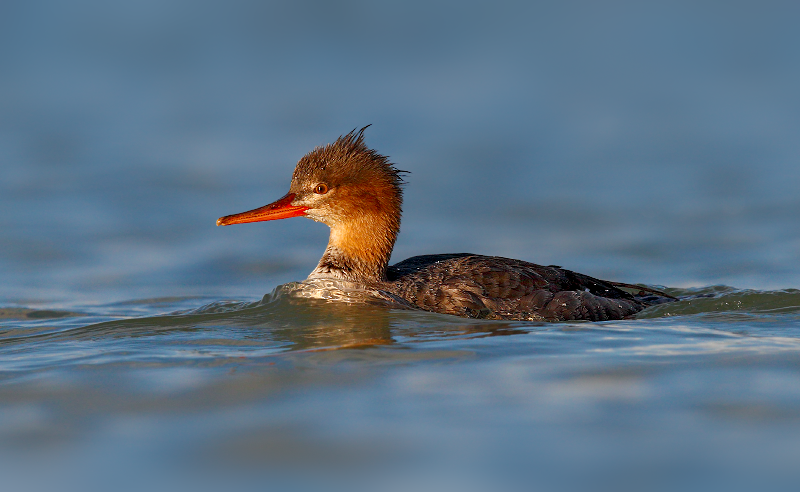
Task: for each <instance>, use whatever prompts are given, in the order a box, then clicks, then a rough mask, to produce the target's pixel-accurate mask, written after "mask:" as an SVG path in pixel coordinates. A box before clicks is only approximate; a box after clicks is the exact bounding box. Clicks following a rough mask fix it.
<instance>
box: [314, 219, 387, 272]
mask: <svg viewBox="0 0 800 492" xmlns="http://www.w3.org/2000/svg"><path fill="white" fill-rule="evenodd" d="M387 212H388V213H387ZM399 230H400V209H399V207H397V208H396V210H390V211H387V210H383V213H364V214H362V215H360V216H358V217H356V218H352V219H350V220H343V221H340V222H337V223H335V224H332V225H331V235H330V239H329V240H328V247H327V248H326V249H325V253H324V254H323V255H322V258H321V259H320V260H319V264H318V265H317V268H315V269H314V271H313V272H311V275H309V278H320V277H327V278H331V277H332V278H339V279H343V280H350V281H354V282H384V281H386V267H387V266H388V265H389V258H390V257H391V256H392V248H394V243H395V240H396V239H397V232H398V231H399Z"/></svg>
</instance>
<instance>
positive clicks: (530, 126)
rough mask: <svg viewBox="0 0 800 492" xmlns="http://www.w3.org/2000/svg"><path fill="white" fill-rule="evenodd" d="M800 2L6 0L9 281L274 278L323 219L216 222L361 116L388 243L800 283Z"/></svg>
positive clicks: (316, 246) (0, 22) (2, 64)
mask: <svg viewBox="0 0 800 492" xmlns="http://www.w3.org/2000/svg"><path fill="white" fill-rule="evenodd" d="M799 9H800V7H798V5H797V4H796V3H795V2H779V1H768V2H738V1H736V2H729V1H725V2H722V1H685V2H684V1H670V2H627V1H609V2H588V1H565V2H516V1H493V2H473V1H466V2H448V1H439V0H434V1H430V0H426V1H424V2H416V1H403V2H396V1H355V0H351V1H342V2H322V1H311V0H301V1H294V0H293V1H269V2H266V1H265V2H262V1H245V0H233V1H226V2H214V1H191V2H190V1H181V0H160V1H157V2H156V1H137V2H106V1H87V0H77V1H73V2H55V1H34V2H21V1H5V2H2V5H0V209H2V211H3V213H2V214H1V215H0V275H2V279H3V282H2V285H0V296H2V298H3V299H5V300H7V301H14V300H24V301H25V302H28V303H30V302H32V301H46V302H50V303H54V302H56V303H69V302H72V301H75V300H77V299H81V300H82V302H87V301H92V300H98V301H101V300H109V299H113V300H120V299H130V298H136V297H153V296H162V295H212V296H237V295H238V296H242V295H260V294H263V293H265V292H268V291H269V290H271V288H272V287H274V286H275V285H278V284H280V283H283V282H286V281H290V280H297V279H300V278H304V277H305V275H306V274H307V273H308V272H309V271H310V270H311V269H312V268H313V266H314V265H315V262H316V261H317V259H318V257H319V255H320V254H321V252H322V250H323V249H324V246H325V243H326V239H327V229H326V228H325V227H324V226H323V225H320V224H314V223H312V222H311V221H307V220H300V219H295V220H291V221H284V222H283V223H270V224H260V225H249V226H237V227H230V228H224V229H223V228H216V227H215V226H214V222H215V219H216V218H217V217H219V216H221V215H225V214H229V213H234V212H239V211H243V210H249V209H251V208H255V207H257V206H260V205H263V204H266V203H268V202H270V201H272V200H273V199H275V198H276V197H279V196H282V195H283V193H284V192H285V190H286V187H287V186H288V182H289V177H290V175H291V171H292V169H293V166H294V164H295V163H296V161H297V160H298V159H299V158H300V157H301V156H302V155H303V154H304V153H306V152H307V151H309V150H310V149H312V148H313V147H314V146H316V145H322V144H325V143H328V142H331V141H332V140H334V139H335V138H336V137H337V136H339V135H341V134H343V133H346V132H348V131H349V130H351V129H353V128H357V127H361V126H364V125H367V124H372V125H373V126H372V127H371V128H369V129H368V130H367V133H366V136H367V137H366V138H367V142H368V144H370V145H371V146H373V147H374V148H376V149H378V150H379V151H380V152H382V153H384V154H387V155H389V156H390V157H391V158H392V159H393V161H394V162H395V163H396V164H397V166H398V167H399V168H401V169H405V170H408V171H411V174H410V176H409V177H408V182H409V184H408V186H407V199H406V206H405V215H404V221H403V229H402V233H401V236H400V239H399V241H398V244H397V248H396V250H395V255H394V260H395V261H398V260H401V259H403V258H406V257H408V256H411V255H414V254H425V253H438V252H456V251H468V252H476V253H485V254H496V255H504V256H511V257H516V258H521V259H525V260H529V261H533V262H537V263H543V264H551V263H553V264H559V265H564V266H566V267H569V268H573V269H576V270H578V271H585V272H587V273H590V274H594V275H596V276H601V277H602V276H606V277H610V278H613V279H617V280H621V281H634V282H645V283H649V284H660V285H671V286H681V287H686V286H698V285H710V284H728V285H735V286H737V287H746V288H778V287H793V286H798V285H800V278H798V274H799V273H800V262H798V255H800V225H798V224H799V223H800V221H798V220H797V218H796V217H797V216H798V212H800V198H798V193H797V190H798V189H799V188H800V165H798V160H799V159H800V138H799V136H800V91H798V90H797V87H800V31H799V30H798V29H796V26H797V19H798V14H799V13H800V12H798V10H799Z"/></svg>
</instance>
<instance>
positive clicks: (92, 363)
mask: <svg viewBox="0 0 800 492" xmlns="http://www.w3.org/2000/svg"><path fill="white" fill-rule="evenodd" d="M301 291H302V289H301ZM297 292H298V286H297V284H289V285H286V286H281V287H279V288H277V289H275V291H273V292H272V293H271V294H268V295H266V296H264V298H263V299H262V300H260V301H254V302H241V301H214V302H211V303H204V302H203V301H204V300H203V299H198V298H190V299H181V298H173V299H156V300H152V301H141V302H129V303H121V304H115V305H109V306H101V307H95V308H94V309H93V310H91V309H86V310H83V311H81V312H80V313H77V312H76V313H42V314H41V315H36V314H34V313H36V311H35V310H31V309H27V310H24V309H16V310H8V311H7V312H6V317H5V318H4V319H3V320H2V322H0V326H2V328H0V364H1V365H0V370H1V371H2V383H3V384H0V401H2V405H0V408H2V411H1V412H0V456H2V457H3V465H0V469H2V470H3V472H4V473H6V472H8V473H11V476H19V471H20V470H27V471H26V472H25V473H28V472H30V471H31V470H32V468H31V467H32V466H46V467H47V468H48V469H50V470H53V473H54V474H55V475H48V476H44V475H43V476H40V477H37V478H36V479H35V480H32V481H30V482H29V483H28V484H27V485H28V486H29V487H28V489H29V490H40V489H41V490H47V489H49V488H52V486H53V484H54V483H56V482H55V479H54V477H55V476H60V475H63V476H69V477H70V481H69V484H70V485H71V486H72V485H74V486H75V488H74V489H75V490H86V488H89V489H98V490H102V489H104V488H108V487H109V486H112V485H113V484H116V483H117V482H118V480H119V477H122V476H124V477H129V478H130V481H129V482H126V483H129V484H130V487H131V490H140V489H141V488H143V487H148V488H151V489H154V490H162V489H163V490H174V488H172V489H171V488H170V487H177V485H175V483H177V482H180V483H181V484H183V485H181V486H180V487H185V486H186V484H191V485H192V487H193V488H195V489H197V490H206V489H208V490H211V489H213V488H215V487H219V486H222V484H228V485H229V486H230V484H231V483H234V484H238V486H240V487H244V488H252V487H254V486H255V485H256V484H258V483H260V481H261V480H263V479H264V477H269V479H270V481H274V482H272V483H275V484H282V485H283V486H285V487H288V488H290V489H292V490H296V489H302V488H304V487H307V488H309V489H315V488H318V487H320V486H323V485H324V484H327V485H328V487H329V488H333V489H334V490H335V489H336V488H337V486H338V485H337V484H348V485H347V487H344V486H343V488H348V489H349V490H353V489H363V490H375V489H376V488H379V489H381V488H385V487H388V486H390V487H398V490H402V489H404V488H407V487H416V488H421V489H422V490H435V489H436V490H438V489H440V487H442V485H436V486H433V485H432V486H430V487H425V486H424V484H439V483H440V482H441V481H442V480H444V481H445V482H447V483H451V482H450V481H451V480H454V481H455V482H454V483H461V482H462V481H463V483H464V486H465V487H466V486H467V484H472V485H471V487H473V489H475V490H493V489H492V485H494V486H495V487H496V486H498V484H500V485H502V486H503V487H508V488H510V489H512V490H516V489H519V488H520V487H524V486H525V485H528V486H530V485H531V484H535V485H536V486H537V487H545V488H547V487H548V486H549V485H554V484H558V487H557V488H559V489H564V488H570V487H573V488H575V489H580V488H582V487H583V486H585V484H587V483H595V484H601V485H602V486H603V487H610V488H614V487H623V488H625V487H632V488H634V489H636V488H642V487H643V488H648V489H649V488H651V487H650V486H651V485H654V486H655V485H657V486H658V487H655V489H658V488H659V487H662V486H663V487H666V489H665V490H667V489H670V490H674V489H673V488H672V487H678V488H681V487H684V488H685V487H688V488H689V489H690V490H691V489H693V488H694V489H697V490H701V489H703V487H700V488H697V484H704V486H707V487H712V488H713V487H716V486H726V485H727V486H730V487H734V488H735V486H738V485H741V484H742V483H748V484H749V483H751V481H753V480H756V481H758V480H760V477H761V473H762V472H763V471H764V470H766V469H769V470H770V473H773V476H772V479H773V481H774V482H775V483H781V482H782V481H783V480H795V479H796V478H797V476H796V467H795V466H794V463H796V461H795V460H794V459H793V458H792V459H789V458H788V457H797V456H800V454H798V453H800V448H798V447H797V446H798V444H797V443H799V442H800V427H798V426H797V423H798V422H800V384H798V382H797V378H796V377H795V376H796V374H797V373H798V371H800V316H798V313H799V312H800V307H798V306H797V303H796V301H797V292H796V291H775V292H757V291H741V290H736V289H730V288H727V287H710V288H707V289H692V290H672V291H671V293H672V294H675V295H678V296H685V300H683V301H680V302H678V303H675V304H671V305H668V306H667V308H668V309H669V311H668V312H660V311H659V310H662V309H665V306H663V305H662V306H655V307H653V308H652V309H651V310H649V311H646V312H645V313H643V315H642V316H641V317H640V318H639V319H637V320H629V321H615V322H605V323H585V322H581V323H540V324H532V323H526V322H499V321H483V320H470V319H462V318H457V317H453V316H446V315H438V314H432V313H427V312H422V311H416V310H407V309H396V308H393V307H392V306H387V305H379V304H375V303H357V302H349V303H348V302H337V301H330V300H325V299H315V298H309V297H305V296H303V295H295V294H296V293H297ZM192 304H194V306H192ZM132 307H135V309H137V310H141V309H145V310H147V309H149V310H150V311H151V314H152V315H151V316H147V317H139V316H136V315H135V313H138V312H140V311H135V312H131V311H127V310H129V309H132ZM93 311H95V312H96V314H91V313H92V312H93ZM115 311H116V312H115ZM158 312H162V313H164V312H166V314H157V313H158ZM101 313H102V314H101ZM123 313H127V315H125V314H123ZM132 314H133V315H132ZM91 316H97V317H98V318H102V317H106V319H107V320H105V321H100V322H98V323H95V324H89V325H86V324H84V322H85V320H86V319H88V318H90V317H91ZM709 316H714V317H712V318H709ZM108 318H114V319H108ZM767 444H768V445H769V446H767ZM764 446H767V447H764ZM34 456H35V457H37V458H35V459H34ZM576 460H577V461H578V462H580V463H581V464H582V465H581V467H580V469H579V470H575V469H574V468H573V467H572V466H570V465H569V464H570V463H575V462H576ZM731 463H748V464H749V466H748V467H744V468H740V467H732V466H731ZM87 466H91V467H92V468H93V469H98V470H99V471H98V472H97V473H94V474H89V475H85V474H84V475H79V474H77V473H71V472H70V470H72V471H73V472H74V471H75V470H82V469H85V468H86V467H87ZM140 469H143V470H147V473H146V474H144V475H141V474H137V473H135V470H140ZM407 470H413V474H411V475H409V474H408V473H407V472H406V471H407ZM12 472H16V474H15V473H12ZM354 476H355V477H357V478H356V479H353V478H352V477H354ZM126 480H128V479H126ZM487 480H488V481H487ZM70 490H71V489H70ZM705 490H707V488H706V489H705Z"/></svg>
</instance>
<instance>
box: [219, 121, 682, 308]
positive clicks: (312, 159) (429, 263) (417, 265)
mask: <svg viewBox="0 0 800 492" xmlns="http://www.w3.org/2000/svg"><path fill="white" fill-rule="evenodd" d="M363 132H364V129H363V128H362V129H361V130H360V131H352V132H350V133H348V134H347V135H344V136H342V137H339V139H337V140H336V141H335V142H334V143H332V144H329V145H326V146H324V147H318V148H316V149H314V150H313V151H311V152H310V153H309V154H307V155H305V156H304V157H303V158H302V159H300V161H299V162H298V164H297V167H296V168H295V171H294V173H293V175H292V182H291V185H290V187H289V193H287V195H286V196H284V197H283V198H281V199H279V200H278V201H276V202H273V203H271V204H269V205H266V206H264V207H261V208H258V209H255V210H251V211H249V212H244V213H241V214H235V215H228V216H225V217H222V218H220V219H219V220H218V221H217V224H218V225H230V224H237V223H244V222H256V221H264V220H276V219H283V218H289V217H296V216H305V217H309V218H311V219H313V220H316V221H318V222H323V223H325V224H327V225H328V226H329V227H330V229H331V235H330V239H329V241H328V247H327V248H326V250H325V253H324V254H323V255H322V258H321V259H320V262H319V264H318V265H317V267H316V268H315V269H314V270H313V271H312V272H311V274H310V275H309V279H328V278H330V279H335V280H342V281H348V282H355V283H357V284H360V285H364V286H365V287H368V288H372V289H379V290H381V291H383V292H387V293H390V294H391V295H393V296H396V297H398V298H400V299H402V300H403V301H404V302H405V303H407V304H409V305H412V306H414V307H417V308H419V309H424V310H426V311H432V312H437V313H444V314H452V315H456V316H464V317H471V318H487V319H520V320H523V319H524V320H546V321H564V320H590V321H602V320H610V319H623V318H626V317H630V316H632V315H634V314H635V313H637V312H639V311H641V310H642V309H644V308H646V307H647V306H648V305H650V304H652V303H659V302H664V301H666V300H670V299H671V298H670V297H669V296H667V295H666V294H663V293H661V292H658V291H653V290H651V289H647V288H640V287H636V286H631V285H627V284H620V283H616V282H609V281H603V280H598V279H595V278H592V277H589V276H587V275H582V274H579V273H575V272H572V271H570V270H566V269H563V268H560V267H556V266H541V265H536V264H533V263H528V262H524V261H520V260H513V259H509V258H501V257H496V256H481V255H473V254H468V253H459V254H442V255H425V256H415V257H413V258H409V259H407V260H404V261H402V262H400V263H397V264H395V265H393V266H389V265H388V262H389V258H390V256H391V253H392V248H393V247H394V243H395V240H396V239H397V234H398V232H399V230H400V217H401V214H402V200H403V193H402V188H401V186H402V184H403V180H402V178H401V173H402V172H403V171H400V170H398V169H397V168H395V167H394V165H392V164H391V163H390V162H389V160H388V158H387V157H386V156H383V155H381V154H379V153H377V152H375V151H374V150H372V149H369V148H368V147H367V146H366V144H365V143H364V134H363ZM620 287H625V288H635V289H637V290H639V292H638V293H637V294H636V295H634V294H631V293H629V292H627V291H625V290H623V289H621V288H620Z"/></svg>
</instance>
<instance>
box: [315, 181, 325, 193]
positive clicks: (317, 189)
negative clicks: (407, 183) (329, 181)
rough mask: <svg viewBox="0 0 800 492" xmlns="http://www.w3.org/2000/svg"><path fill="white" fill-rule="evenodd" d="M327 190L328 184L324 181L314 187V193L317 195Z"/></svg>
mask: <svg viewBox="0 0 800 492" xmlns="http://www.w3.org/2000/svg"><path fill="white" fill-rule="evenodd" d="M327 192H328V185H326V184H325V183H320V184H318V185H317V186H315V187H314V193H316V194H318V195H324V194H325V193H327Z"/></svg>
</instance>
